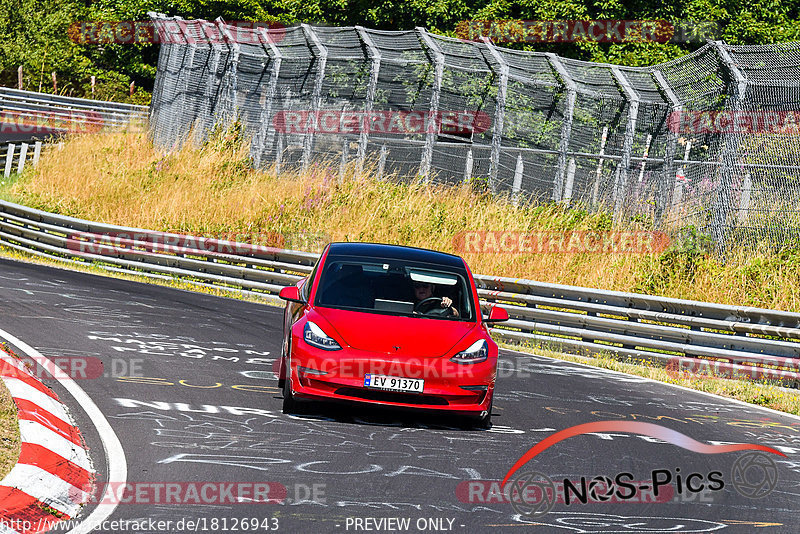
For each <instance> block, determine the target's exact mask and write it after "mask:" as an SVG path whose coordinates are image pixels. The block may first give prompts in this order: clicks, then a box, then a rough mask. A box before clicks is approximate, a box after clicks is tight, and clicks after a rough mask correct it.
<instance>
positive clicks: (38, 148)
mask: <svg viewBox="0 0 800 534" xmlns="http://www.w3.org/2000/svg"><path fill="white" fill-rule="evenodd" d="M41 154H42V142H41V141H36V143H35V144H34V145H33V168H34V169H35V168H36V166H37V165H39V156H40V155H41Z"/></svg>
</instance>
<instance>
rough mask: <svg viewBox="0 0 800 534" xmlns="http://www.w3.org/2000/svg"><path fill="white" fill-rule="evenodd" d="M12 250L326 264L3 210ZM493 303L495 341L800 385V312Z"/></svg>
mask: <svg viewBox="0 0 800 534" xmlns="http://www.w3.org/2000/svg"><path fill="white" fill-rule="evenodd" d="M0 244H2V245H4V246H6V247H9V248H11V249H15V250H18V251H22V252H26V253H30V254H35V255H38V256H45V257H50V258H58V259H60V260H63V261H68V262H73V263H84V264H86V263H91V264H95V265H97V266H99V267H101V268H104V269H108V270H111V271H116V272H128V273H131V272H133V273H136V274H141V275H145V276H151V277H160V278H179V279H182V280H186V281H189V282H191V283H195V284H200V285H204V286H212V287H218V288H226V289H231V290H236V291H242V292H246V293H257V294H260V295H262V296H264V297H266V298H267V299H269V300H271V301H278V298H277V293H278V291H280V289H281V288H282V287H284V286H286V285H291V284H294V283H295V282H296V281H297V280H299V279H300V278H301V277H303V276H305V275H307V274H308V273H309V272H310V271H311V269H312V267H313V265H314V263H315V262H316V261H317V258H318V255H316V254H312V253H307V252H299V251H291V250H283V249H278V248H268V247H263V246H253V245H248V244H243V243H234V242H230V241H222V240H217V239H206V238H202V237H192V236H183V235H179V234H165V233H162V232H155V231H152V230H142V229H138V228H127V227H120V226H114V225H110V224H103V223H96V222H90V221H85V220H81V219H76V218H73V217H67V216H63V215H56V214H53V213H48V212H44V211H40V210H36V209H32V208H28V207H24V206H20V205H17V204H12V203H9V202H5V201H0ZM475 281H476V283H477V285H478V288H479V290H478V292H479V295H480V297H481V299H482V300H483V301H484V302H489V303H497V304H499V305H502V306H503V307H504V308H505V309H506V310H508V312H509V316H510V317H511V319H510V320H509V321H508V322H506V323H503V324H502V325H501V326H499V327H497V328H494V329H493V332H494V334H496V335H497V336H498V337H499V338H500V339H503V340H506V341H510V342H513V343H531V344H535V345H543V346H545V347H547V348H551V349H554V350H562V351H566V352H578V353H583V354H587V353H589V354H592V353H610V354H612V355H614V356H616V357H620V358H632V359H645V360H648V361H651V362H659V363H662V364H668V365H670V366H671V367H672V368H674V369H675V370H676V372H680V371H681V370H686V369H688V370H693V371H703V370H710V371H713V372H716V373H723V374H724V373H728V374H739V375H744V376H751V377H755V378H764V379H773V380H777V381H780V382H783V383H788V384H791V385H795V386H797V385H798V384H799V383H800V372H798V366H799V365H800V313H793V312H784V311H778V310H768V309H761V308H752V307H740V306H729V305H723V304H709V303H705V302H699V301H691V300H679V299H672V298H665V297H656V296H650V295H640V294H634V293H623V292H617V291H604V290H599V289H590V288H583V287H574V286H566V285H560V284H548V283H542V282H535V281H531V280H523V279H511V278H499V277H491V276H485V275H475Z"/></svg>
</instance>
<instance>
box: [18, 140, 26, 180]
mask: <svg viewBox="0 0 800 534" xmlns="http://www.w3.org/2000/svg"><path fill="white" fill-rule="evenodd" d="M27 158H28V143H22V146H21V147H20V151H19V164H18V165H17V173H18V174H22V171H23V170H24V169H25V160H26V159H27Z"/></svg>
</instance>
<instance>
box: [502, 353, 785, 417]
mask: <svg viewBox="0 0 800 534" xmlns="http://www.w3.org/2000/svg"><path fill="white" fill-rule="evenodd" d="M500 350H504V351H508V352H516V353H517V354H524V355H525V356H541V357H542V358H547V359H548V360H553V361H556V362H563V363H571V364H573V365H580V366H582V367H588V368H589V369H594V370H597V371H605V372H606V373H610V374H616V375H622V376H636V377H637V378H642V379H644V380H646V381H648V382H652V383H654V384H660V385H662V386H669V387H673V388H677V389H681V390H683V391H691V392H692V393H697V394H700V395H705V396H707V397H712V398H714V399H718V400H722V401H725V402H730V403H732V404H739V405H741V406H746V407H748V408H753V409H756V410H762V411H765V412H768V413H770V414H773V415H781V416H783V417H789V418H792V419H797V420H798V421H800V416H798V415H795V414H793V413H787V412H782V411H780V410H773V409H772V408H767V407H766V406H759V405H758V404H750V403H749V402H745V401H741V400H739V399H732V398H730V397H723V396H722V395H717V394H716V393H709V392H708V391H700V390H698V389H692V388H687V387H686V386H681V385H678V384H671V383H669V382H661V381H660V380H654V379H652V378H648V377H646V376H639V375H631V374H628V373H623V372H622V371H615V370H613V369H605V368H604V367H597V366H594V365H589V364H588V363H580V362H572V361H569V360H562V359H560V358H553V357H552V356H545V355H544V354H538V353H536V352H522V351H519V350H514V349H509V348H506V347H500ZM571 356H574V355H571ZM622 363H624V362H622Z"/></svg>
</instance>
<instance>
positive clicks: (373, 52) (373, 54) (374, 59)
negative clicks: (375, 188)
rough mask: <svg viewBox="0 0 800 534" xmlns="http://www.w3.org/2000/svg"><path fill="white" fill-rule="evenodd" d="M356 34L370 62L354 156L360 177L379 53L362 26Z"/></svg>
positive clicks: (379, 65) (357, 27) (378, 70)
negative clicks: (365, 49)
mask: <svg viewBox="0 0 800 534" xmlns="http://www.w3.org/2000/svg"><path fill="white" fill-rule="evenodd" d="M356 32H358V37H359V38H360V39H361V42H362V43H364V46H365V47H366V48H367V54H368V55H369V58H370V61H371V62H370V68H369V86H368V87H367V98H366V101H365V102H364V115H365V116H366V119H365V120H364V121H362V123H361V125H362V127H361V132H360V133H359V136H358V153H357V155H356V158H357V159H358V161H357V163H356V165H358V167H357V170H356V174H357V175H359V176H360V175H361V173H362V172H364V160H365V159H366V157H367V143H369V126H370V125H371V124H372V121H371V120H370V116H371V115H372V111H373V109H374V107H375V95H376V93H377V91H378V76H379V75H380V71H381V51H380V50H379V49H378V47H377V46H375V43H374V42H373V41H372V38H371V37H370V36H369V33H367V30H365V29H364V27H363V26H356Z"/></svg>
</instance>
